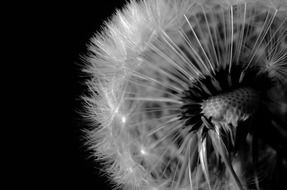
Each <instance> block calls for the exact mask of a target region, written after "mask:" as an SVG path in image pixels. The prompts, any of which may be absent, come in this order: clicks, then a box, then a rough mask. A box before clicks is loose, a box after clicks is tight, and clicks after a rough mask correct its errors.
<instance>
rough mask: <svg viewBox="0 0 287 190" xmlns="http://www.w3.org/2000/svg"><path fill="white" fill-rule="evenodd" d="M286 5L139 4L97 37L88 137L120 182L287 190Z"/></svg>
mask: <svg viewBox="0 0 287 190" xmlns="http://www.w3.org/2000/svg"><path fill="white" fill-rule="evenodd" d="M286 10H287V2H286V1H285V0H271V1H269V0H240V1H237V0H226V1H225V0H214V1H209V0H142V1H140V0H138V1H131V2H130V3H129V4H127V6H126V7H125V9H123V11H119V12H118V13H117V14H116V16H114V18H113V19H112V21H111V22H109V23H108V24H107V27H106V28H105V29H104V31H103V32H102V34H100V35H97V37H95V38H93V39H92V40H91V43H92V45H91V48H90V51H91V54H90V55H89V56H88V58H87V59H88V62H89V63H90V64H89V65H88V66H87V68H86V70H87V72H88V73H90V74H91V76H92V79H91V80H90V81H89V83H88V85H89V89H90V90H91V96H90V97H86V98H85V101H86V102H87V108H88V110H89V111H88V115H89V117H90V119H91V121H92V124H93V125H96V126H94V128H93V129H92V130H91V131H89V132H88V136H89V142H90V145H91V148H92V150H94V152H95V158H96V159H98V160H100V161H104V163H105V164H106V168H105V169H106V171H107V173H108V174H109V175H110V177H111V178H112V179H113V181H114V182H115V183H117V184H118V185H119V187H122V188H123V189H131V190H133V189H140V190H190V189H202V190H203V189H208V190H210V189H222V190H225V189H226V190H227V189H256V190H258V189H274V188H275V189H276V187H277V186H276V185H278V187H279V184H280V183H278V181H276V180H277V179H282V178H280V176H284V175H281V174H284V172H285V173H286V171H287V166H286V160H287V153H286V152H287V151H286V150H287V147H286V144H287V135H285V134H287V129H286V126H287V124H286V123H284V121H285V119H280V114H279V112H278V111H276V108H275V107H276V106H274V105H276V104H280V101H283V99H286V93H285V95H283V96H280V98H278V97H276V98H274V95H275V94H278V91H280V89H281V90H282V89H287V46H286V40H285V39H286V35H287V11H286ZM284 40H285V41H284ZM283 94H284V93H283ZM263 167H264V169H262V168H263ZM267 174H268V175H267ZM275 174H276V175H275ZM278 176H279V177H278ZM260 177H262V178H260ZM259 178H260V179H259ZM277 189H278V188H277Z"/></svg>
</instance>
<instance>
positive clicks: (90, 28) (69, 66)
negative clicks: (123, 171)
mask: <svg viewBox="0 0 287 190" xmlns="http://www.w3.org/2000/svg"><path fill="white" fill-rule="evenodd" d="M124 4H125V0H108V1H93V2H90V3H88V2H87V3H83V2H81V1H78V2H69V3H67V4H63V3H62V4H57V3H50V4H45V3H38V4H37V5H36V4H31V5H25V8H24V7H21V5H19V6H18V7H19V9H21V12H19V15H18V14H17V18H16V20H17V24H15V25H16V29H14V31H15V34H13V35H14V37H13V38H19V37H20V38H22V41H21V43H20V42H18V43H16V44H12V45H16V46H17V47H18V46H20V47H21V48H22V49H23V51H22V52H23V57H25V62H24V59H22V57H21V56H20V54H17V56H18V57H21V59H22V60H21V61H20V62H18V63H19V65H21V64H23V65H25V67H23V69H24V68H25V71H24V70H22V69H21V68H20V67H19V68H20V69H19V71H20V72H21V73H22V75H25V76H24V77H23V78H22V77H21V78H22V79H21V80H20V82H21V89H20V90H19V89H17V91H18V92H19V91H21V93H23V96H21V100H24V101H22V102H24V103H23V105H21V106H19V109H23V110H22V111H23V112H22V113H24V114H23V120H21V121H20V123H21V124H20V125H18V126H20V127H19V128H20V129H19V130H18V129H17V130H18V132H19V133H17V138H18V134H19V142H18V141H17V143H16V144H17V145H16V146H14V148H13V149H12V151H14V152H15V151H16V153H17V156H16V157H15V161H13V165H14V166H15V171H14V172H13V173H12V176H13V178H14V180H12V181H13V183H10V185H12V186H13V185H16V186H19V187H21V188H23V187H24V186H26V185H27V188H28V189H71V188H72V189H81V190H85V189H87V190H88V189H89V190H90V189H97V190H106V189H107V190H110V189H112V185H111V184H110V183H109V181H108V178H107V177H105V176H104V173H100V172H99V170H100V169H101V168H102V166H101V165H100V164H98V163H96V162H95V161H94V160H93V158H92V157H91V152H89V151H88V150H87V147H86V146H85V145H84V142H85V140H84V134H83V133H82V130H83V129H85V128H87V127H89V126H87V124H86V123H85V122H84V121H83V119H82V118H81V115H80V114H79V112H81V111H83V107H82V102H81V100H80V99H79V97H80V96H81V95H82V94H83V93H85V90H86V87H85V86H84V85H83V83H84V82H85V80H86V79H87V77H86V76H85V75H84V74H83V73H82V72H81V69H82V66H81V65H82V64H83V60H82V59H81V56H84V55H85V54H86V53H87V43H88V41H89V39H90V38H91V37H92V36H93V35H94V34H95V33H96V32H99V31H100V29H101V26H102V25H103V22H104V21H106V20H108V19H109V18H111V16H112V14H113V13H115V10H116V9H119V8H121V7H123V5H124ZM26 7H29V9H26ZM20 31H21V32H20ZM14 51H15V50H14ZM13 53H15V52H13ZM14 55H15V54H14ZM17 56H16V57H17ZM26 63H29V64H26ZM24 78H25V79H24ZM26 79H27V80H26ZM17 80H18V79H17ZM18 82H19V81H18ZM30 90H31V92H32V93H28V92H29V91H30ZM30 110H31V111H30ZM12 122H14V120H13V121H12ZM15 122H17V121H15ZM24 122H25V124H24ZM26 122H27V123H26ZM27 126H28V127H27ZM27 129H31V130H27ZM14 138H15V139H16V136H15V137H14ZM26 142H27V144H26ZM15 176H16V177H18V178H19V181H18V180H15ZM18 178H17V179H18Z"/></svg>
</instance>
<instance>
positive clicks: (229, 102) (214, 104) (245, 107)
mask: <svg viewBox="0 0 287 190" xmlns="http://www.w3.org/2000/svg"><path fill="white" fill-rule="evenodd" d="M258 99H259V96H258V93H257V92H256V91H255V90H253V89H251V88H239V89H236V90H234V91H231V92H227V93H223V94H220V95H217V96H213V97H211V98H209V99H207V100H205V101H204V102H203V103H202V104H201V109H202V111H201V112H202V113H203V114H204V115H205V117H207V118H209V119H211V121H212V122H220V123H225V124H228V123H231V124H232V125H233V126H237V123H238V121H239V120H243V121H244V120H246V119H248V118H249V117H250V115H252V113H254V111H255V110H256V107H257V105H258V101H259V100H258Z"/></svg>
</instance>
